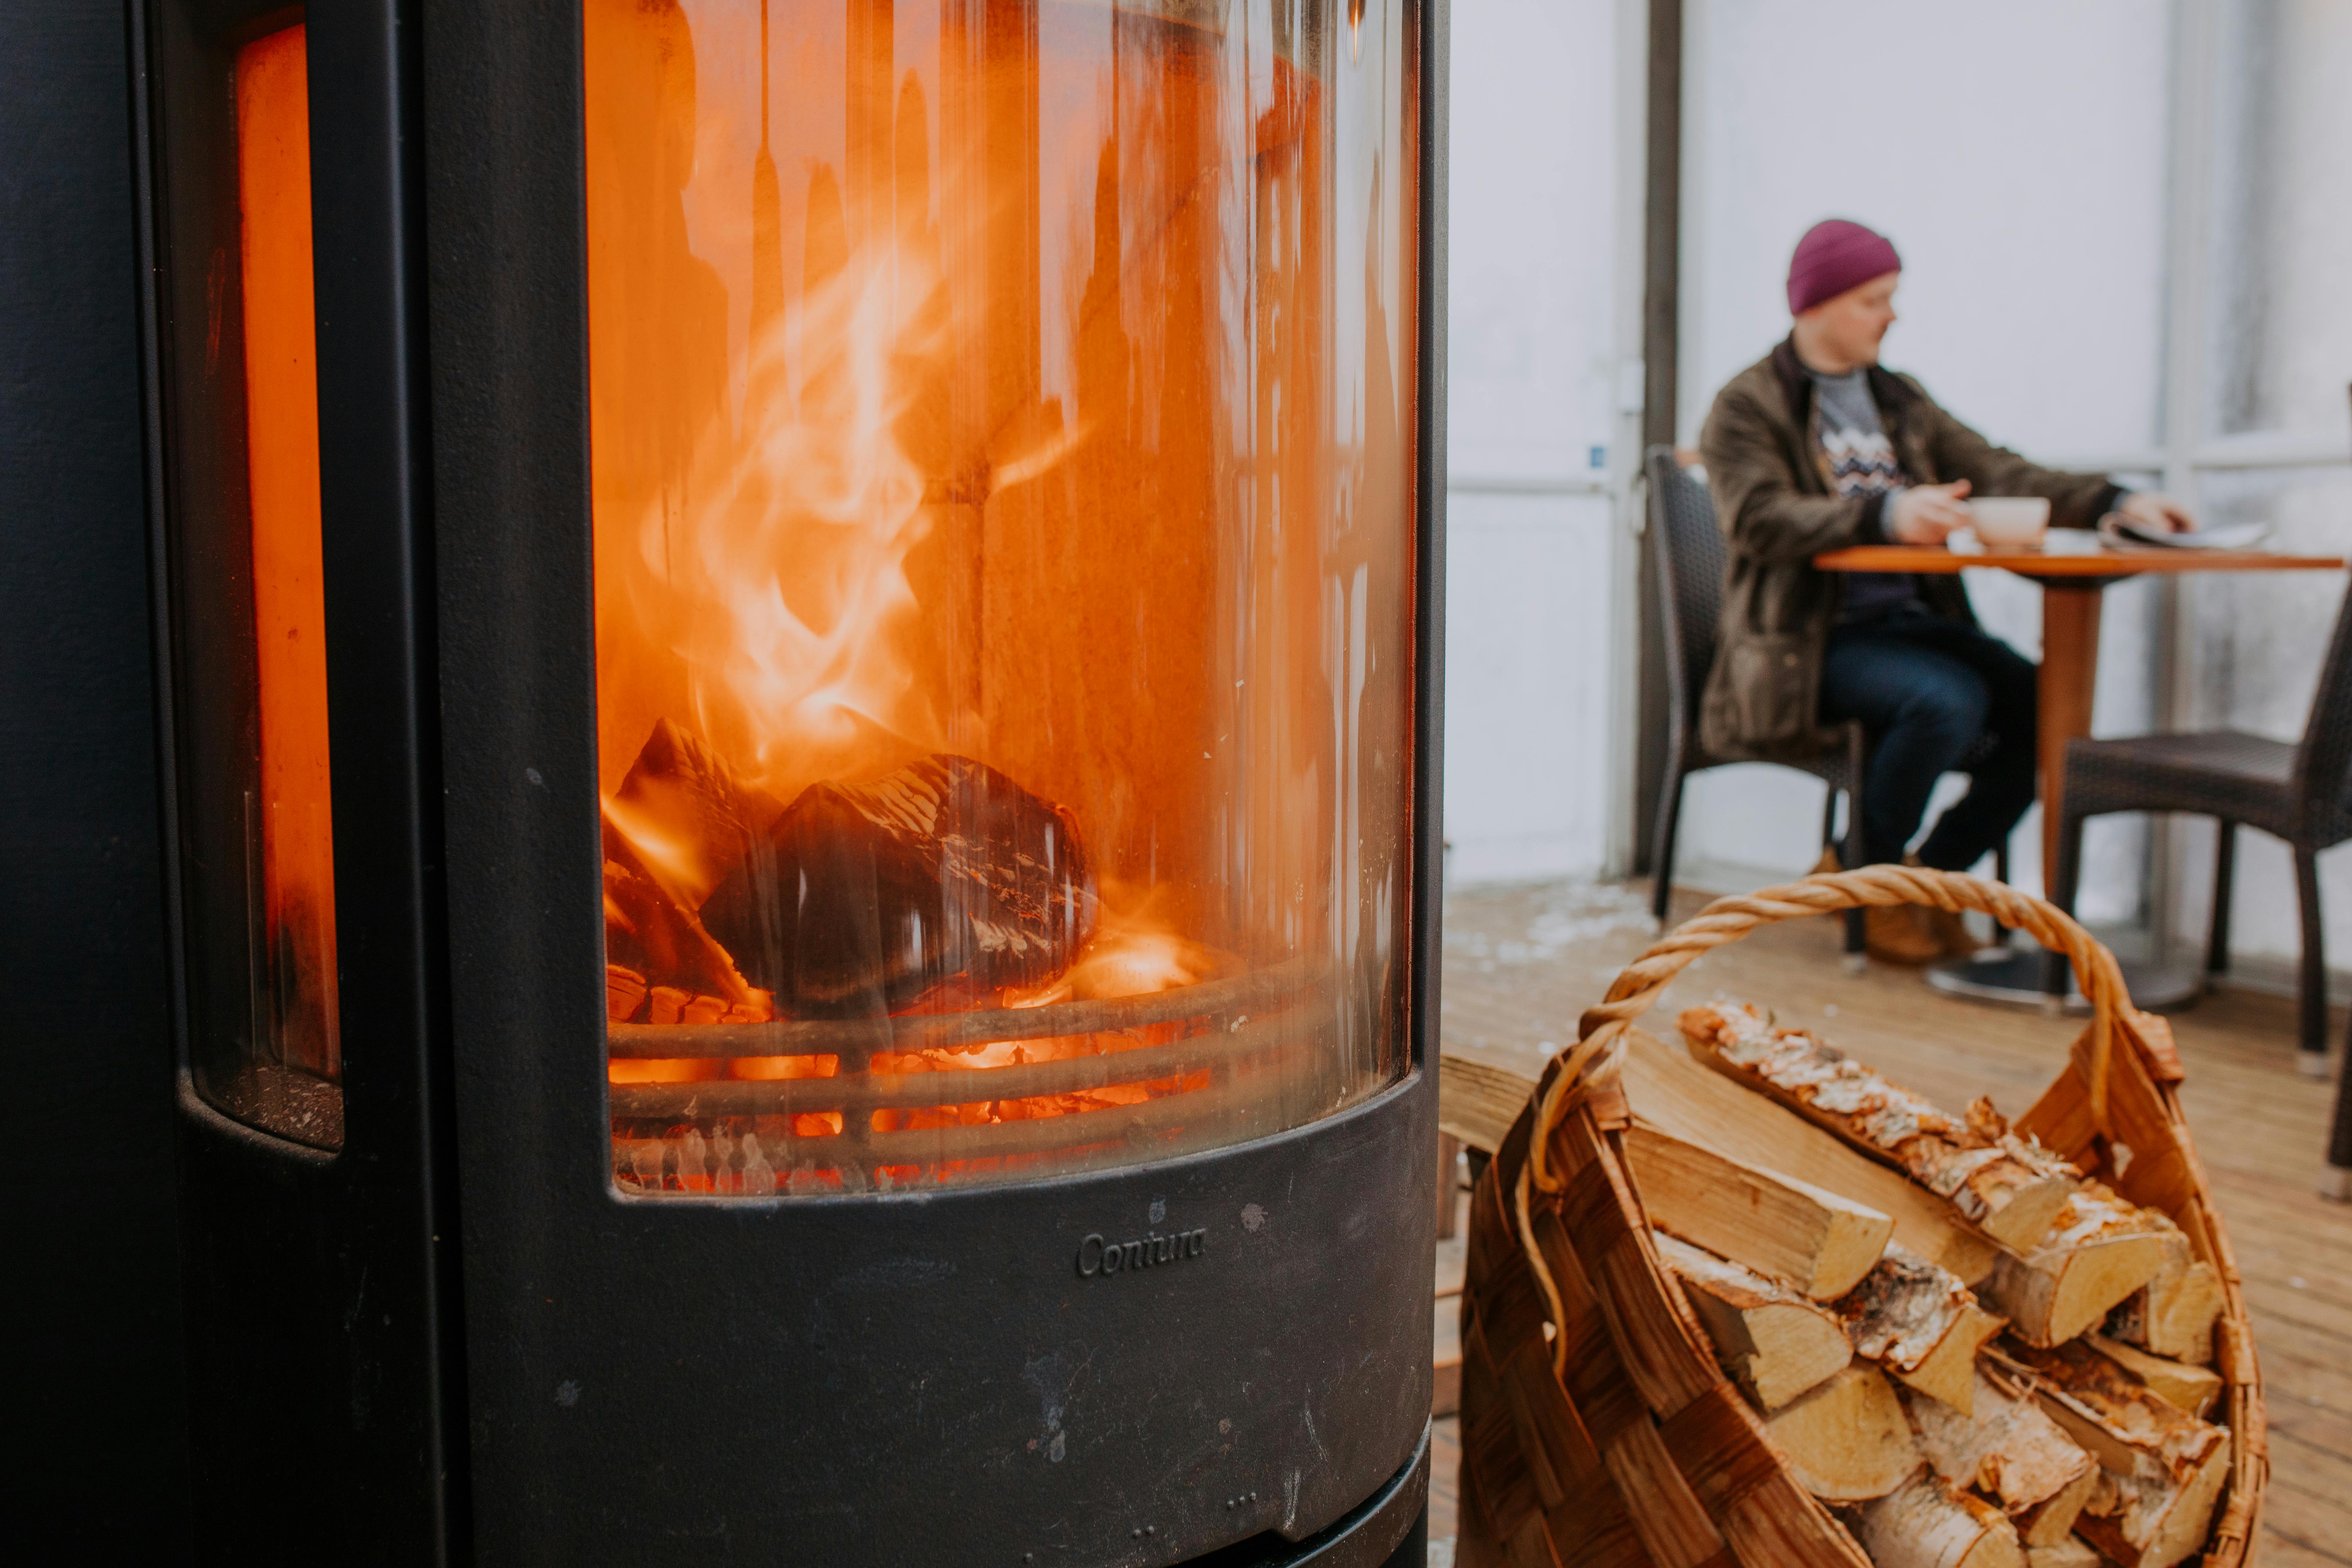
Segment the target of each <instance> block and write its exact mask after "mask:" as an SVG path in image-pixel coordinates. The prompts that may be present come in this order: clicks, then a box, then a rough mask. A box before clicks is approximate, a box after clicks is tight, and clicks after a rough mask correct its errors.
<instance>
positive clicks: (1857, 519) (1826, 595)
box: [1699, 342, 2122, 761]
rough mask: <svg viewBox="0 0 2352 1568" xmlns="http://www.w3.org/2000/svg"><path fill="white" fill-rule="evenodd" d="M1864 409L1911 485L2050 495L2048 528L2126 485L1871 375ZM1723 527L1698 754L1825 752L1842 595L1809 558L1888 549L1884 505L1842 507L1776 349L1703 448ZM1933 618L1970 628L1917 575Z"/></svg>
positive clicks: (1801, 377)
mask: <svg viewBox="0 0 2352 1568" xmlns="http://www.w3.org/2000/svg"><path fill="white" fill-rule="evenodd" d="M1869 379H1870V391H1871V395H1872V396H1873V397H1874V399H1875V400H1876V401H1877V404H1878V415H1879V419H1880V421H1881V423H1883V424H1884V425H1885V427H1886V435H1887V438H1888V439H1889V440H1890V441H1891V442H1892V443H1893V444H1894V447H1895V459H1896V461H1897V462H1899V463H1900V464H1901V465H1902V468H1903V472H1904V474H1905V476H1906V478H1907V479H1909V480H1910V481H1911V482H1912V483H1913V484H1915V485H1936V484H1948V483H1950V482H1951V481H1953V480H1955V479H1967V480H1969V483H1970V485H1971V486H1972V487H1973V493H1974V494H1976V495H1979V496H2044V497H2047V498H2048V499H2049V501H2050V521H2051V525H2052V526H2053V527H2056V528H2091V527H2095V526H2096V524H2097V522H2098V520H2099V519H2100V518H2101V517H2102V516H2104V515H2105V513H2106V512H2107V511H2109V510H2112V509H2113V507H2114V505H2115V500H2116V496H2118V495H2119V494H2121V493H2122V489H2121V487H2120V486H2117V485H2115V484H2113V483H2110V482H2109V481H2108V480H2107V479H2105V478H2104V477H2102V476H2099V475H2094V474H2069V473H2062V472H2060V471H2058V470H2057V469H2054V468H2040V467H2037V466H2036V465H2034V464H2032V463H2029V462H2027V461H2026V460H2025V459H2024V458H2021V457H2019V456H2018V455H2017V454H2016V453H2014V452H2011V451H2007V450H2004V449H2003V448H2001V447H1996V446H1994V445H1993V444H1992V443H1991V442H1990V441H1988V440H1986V439H1985V438H1984V437H1982V436H1979V435H1978V434H1977V433H1976V432H1975V431H1974V430H1971V429H1969V427H1968V426H1965V425H1963V424H1961V423H1960V422H1959V421H1958V420H1957V419H1955V418H1953V417H1952V416H1950V415H1949V414H1947V413H1946V412H1944V410H1943V409H1942V408H1940V407H1938V406H1937V405H1936V402H1935V400H1934V399H1933V398H1931V397H1929V396H1928V395H1927V391H1926V389H1925V388H1923V387H1922V386H1921V385H1920V384H1918V383H1917V382H1916V381H1915V380H1913V379H1912V378H1911V377H1909V376H1907V375H1898V374H1895V373H1894V372H1892V371H1887V370H1882V369H1880V368H1878V367H1877V366H1875V365H1874V366H1872V367H1871V371H1870V378H1869ZM1699 451H1700V454H1701V455H1702V456H1703V457H1704V458H1705V459H1706V482H1707V489H1708V490H1709V491H1710V492H1711V493H1712V494H1713V496H1714V499H1715V516H1716V521H1717V524H1718V525H1720V526H1721V528H1722V529H1723V531H1724V533H1725V535H1726V536H1727V539H1728V540H1729V542H1730V545H1731V559H1730V561H1729V563H1727V565H1726V566H1725V569H1724V584H1723V621H1722V626H1721V628H1720V631H1719V635H1718V637H1717V644H1716V653H1715V668H1713V669H1712V670H1710V671H1709V672H1708V675H1707V682H1706V696H1705V698H1704V699H1703V700H1702V701H1701V703H1700V706H1699V743H1700V744H1701V745H1703V746H1704V747H1706V751H1707V752H1709V754H1711V755H1713V756H1716V757H1720V758H1726V759H1732V758H1754V759H1759V760H1764V761H1770V760H1772V759H1774V758H1779V757H1787V756H1793V755H1806V754H1811V753H1815V752H1820V751H1821V750H1822V749H1824V748H1825V747H1826V746H1828V745H1831V744H1832V743H1834V739H1835V737H1834V734H1833V733H1832V732H1831V731H1827V730H1826V729H1825V727H1824V726H1823V725H1822V720H1821V686H1822V653H1823V651H1824V650H1825V649H1826V648H1827V647H1828V645H1829V636H1830V627H1831V626H1832V625H1833V624H1835V622H1836V620H1837V616H1838V607H1839V605H1840V604H1841V602H1842V599H1843V589H1842V585H1841V584H1840V582H1839V580H1838V574H1835V573H1832V572H1822V571H1819V570H1817V569H1815V567H1814V566H1813V564H1812V558H1813V557H1814V556H1815V555H1817V554H1819V553H1821V552H1822V551H1825V550H1839V549H1843V548H1844V547H1845V546H1847V545H1850V544H1884V543H1886V542H1887V537H1886V531H1885V519H1884V515H1883V514H1884V512H1885V502H1886V498H1885V496H1871V497H1845V496H1840V495H1838V494H1836V493H1835V492H1834V491H1833V490H1832V488H1831V484H1830V471H1829V465H1828V460H1827V458H1825V457H1824V456H1823V455H1822V444H1821V441H1820V439H1819V437H1817V435H1816V433H1815V432H1814V430H1813V384H1812V379H1811V377H1810V376H1808V375H1807V374H1805V371H1804V367H1803V366H1802V365H1801V364H1800V363H1798V361H1797V351H1796V349H1795V347H1794V345H1793V344H1792V343H1790V342H1782V343H1781V344H1780V346H1779V347H1778V348H1776V349H1774V350H1773V351H1772V352H1771V353H1769V354H1768V355H1767V356H1765V357H1764V358H1763V359H1761V360H1759V361H1758V362H1757V363H1755V364H1752V365H1750V366H1748V368H1747V369H1746V370H1744V371H1741V372H1740V373H1739V374H1738V375H1736V376H1734V377H1733V378H1732V380H1731V383H1730V384H1729V385H1727V386H1726V387H1725V388H1724V389H1723V390H1722V392H1720V393H1719V394H1717V396H1716V399H1715V406H1714V407H1713V408H1712V409H1711V410H1709V411H1708V413H1707V416H1706V426H1705V427H1704V428H1703V429H1702V430H1701V432H1700V435H1699ZM1918 583H1919V595H1920V597H1921V599H1923V600H1924V601H1925V602H1926V603H1927V606H1928V608H1930V609H1932V610H1934V611H1935V612H1937V614H1939V615H1943V616H1950V617H1951V618H1952V619H1954V620H1960V621H1967V622H1969V623H1970V624H1973V623H1974V621H1975V616H1974V615H1973V614H1972V613H1971V612H1970V610H1969V598H1968V593H1967V591H1966V590H1965V589H1963V588H1962V587H1961V585H1960V580H1959V578H1958V575H1957V574H1949V575H1948V574H1937V575H1927V574H1922V575H1921V576H1920V577H1919V579H1918Z"/></svg>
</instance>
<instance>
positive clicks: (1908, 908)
mask: <svg viewBox="0 0 2352 1568" xmlns="http://www.w3.org/2000/svg"><path fill="white" fill-rule="evenodd" d="M1926 912H1927V911H1925V910H1919V909H1916V908H1914V907H1913V906H1912V905H1909V904H1874V905H1872V906H1871V907H1870V908H1869V909H1868V910H1864V913H1863V917H1862V940H1863V945H1864V947H1865V948H1867V949H1868V950H1869V952H1870V956H1871V957H1873V958H1874V959H1877V960H1878V961H1879V962H1880V963H1934V962H1935V961H1936V960H1937V959H1938V958H1941V957H1942V956H1943V955H1944V944H1943V943H1942V942H1939V941H1937V938H1936V935H1935V933H1934V932H1932V931H1929V930H1928V929H1927V921H1924V920H1922V919H1920V918H1919V917H1920V916H1921V915H1922V914H1924V913H1926Z"/></svg>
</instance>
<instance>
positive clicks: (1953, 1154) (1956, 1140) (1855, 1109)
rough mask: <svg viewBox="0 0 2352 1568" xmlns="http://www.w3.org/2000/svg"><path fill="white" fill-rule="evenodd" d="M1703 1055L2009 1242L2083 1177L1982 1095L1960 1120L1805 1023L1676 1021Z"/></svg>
mask: <svg viewBox="0 0 2352 1568" xmlns="http://www.w3.org/2000/svg"><path fill="white" fill-rule="evenodd" d="M1678 1022H1679V1023H1680V1024H1681V1026H1682V1031H1683V1034H1684V1037H1685V1038H1687V1039H1688V1040H1689V1041H1690V1043H1691V1047H1692V1049H1693V1050H1694V1051H1695V1052H1696V1053H1697V1055H1698V1057H1699V1058H1700V1060H1702V1061H1704V1062H1706V1064H1707V1065H1708V1066H1710V1067H1712V1068H1715V1069H1716V1070H1717V1071H1718V1072H1721V1073H1723V1074H1725V1075H1726V1076H1727V1077H1729V1078H1731V1079H1735V1080H1736V1081H1738V1082H1741V1083H1745V1084H1748V1085H1751V1086H1752V1087H1754V1088H1756V1089H1759V1090H1761V1091H1762V1092H1763V1093H1765V1094H1767V1095H1769V1096H1770V1097H1771V1098H1773V1099H1775V1100H1779V1101H1780V1102H1781V1103H1782V1104H1784V1105H1787V1106H1789V1107H1790V1109H1792V1110H1795V1111H1797V1112H1798V1114H1800V1115H1801V1116H1804V1117H1805V1118H1807V1119H1808V1120H1810V1121H1814V1122H1816V1123H1818V1124H1819V1125H1821V1126H1822V1127H1825V1128H1827V1129H1829V1130H1830V1131H1832V1132H1834V1133H1836V1134H1837V1135H1838V1136H1839V1137H1841V1138H1843V1139H1844V1140H1845V1141H1846V1142H1848V1143H1850V1144H1852V1145H1853V1147H1855V1148H1856V1149H1859V1150H1861V1151H1862V1152H1864V1153H1865V1154H1868V1155H1869V1156H1871V1157H1872V1158H1873V1159H1876V1160H1881V1161H1884V1162H1885V1163H1887V1164H1890V1165H1893V1166H1895V1168H1896V1169H1897V1170H1899V1171H1902V1172H1904V1173H1906V1174H1907V1175H1909V1176H1911V1177H1912V1178H1913V1179H1915V1180H1916V1181H1917V1182H1919V1183H1920V1184H1922V1185H1924V1186H1926V1187H1927V1189H1928V1190H1929V1191H1930V1192H1933V1193H1935V1194H1937V1196H1939V1197H1942V1198H1944V1199H1946V1200H1947V1201H1948V1202H1949V1203H1950V1204H1951V1205H1952V1206H1953V1207H1954V1208H1956V1209H1958V1211H1959V1213H1960V1215H1961V1216H1962V1217H1963V1218H1965V1219H1967V1220H1968V1221H1969V1223H1970V1224H1972V1225H1974V1226H1978V1227H1979V1228H1980V1229H1981V1230H1983V1231H1984V1233H1985V1234H1986V1235H1987V1236H1990V1237H1992V1238H1993V1239H1994V1240H1995V1241H1997V1242H2000V1244H2001V1245H2002V1246H2004V1247H2016V1248H2024V1247H2032V1246H2033V1245H2034V1244H2035V1243H2036V1242H2039V1241H2040V1240H2041V1239H2042V1237H2043V1236H2044V1235H2045V1234H2046V1233H2047V1232H2048V1231H2049V1229H2050V1227H2051V1226H2052V1224H2053V1223H2054V1222H2055V1221H2056V1219H2057V1217H2058V1211H2059V1209H2060V1208H2061V1207H2062V1206H2063V1205H2064V1204H2065V1202H2066V1199H2067V1197H2068V1196H2069V1194H2072V1193H2073V1192H2074V1187H2075V1184H2076V1183H2077V1182H2078V1181H2079V1179H2080V1173H2078V1172H2076V1171H2075V1170H2074V1167H2073V1166H2071V1165H2069V1164H2067V1163H2065V1162H2064V1161H2063V1160H2061V1159H2059V1158H2058V1157H2057V1156H2056V1155H2054V1154H2053V1153H2051V1152H2049V1151H2048V1150H2046V1149H2044V1148H2042V1147H2041V1146H2040V1145H2039V1144H2037V1143H2032V1142H2028V1141H2026V1140H2024V1139H2021V1138H2019V1137H2018V1136H2016V1135H2015V1134H2014V1133H2012V1132H2011V1131H2010V1130H2009V1127H2008V1124H2007V1123H2005V1122H2004V1121H2001V1119H2000V1116H1999V1115H1998V1114H1997V1113H1995V1111H1994V1110H1993V1109H1992V1106H1991V1104H1990V1102H1989V1101H1986V1100H1979V1101H1977V1102H1976V1103H1975V1104H1974V1105H1971V1106H1970V1107H1969V1114H1968V1119H1967V1121H1954V1120H1953V1119H1952V1118H1951V1117H1950V1116H1948V1115H1947V1114H1945V1113H1944V1112H1943V1111H1941V1110H1937V1108H1936V1107H1935V1106H1933V1105H1931V1104H1929V1103H1928V1102H1927V1101H1926V1100H1922V1099H1920V1098H1919V1097H1918V1096H1917V1095H1916V1094H1913V1093H1912V1092H1911V1091H1910V1090H1908V1089H1904V1088H1902V1087H1901V1086H1899V1085H1897V1084H1895V1083H1892V1082H1890V1081H1888V1080H1887V1079H1885V1078H1882V1077H1880V1076H1879V1075H1878V1074H1877V1073H1875V1072H1874V1071H1872V1070H1871V1069H1870V1068H1866V1067H1864V1066H1863V1065H1862V1064H1861V1063H1859V1062H1856V1061H1853V1060H1851V1059H1849V1058H1847V1057H1846V1056H1845V1055H1844V1054H1843V1052H1841V1051H1839V1050H1837V1049H1835V1048H1834V1047H1831V1046H1829V1045H1827V1044H1826V1043H1824V1042H1823V1041H1822V1040H1821V1039H1819V1038H1818V1037H1815V1036H1814V1035H1812V1034H1811V1033H1810V1032H1808V1031H1806V1030H1803V1029H1775V1028H1773V1027H1772V1026H1771V1024H1770V1023H1769V1021H1768V1020H1767V1019H1766V1018H1765V1016H1763V1014H1762V1013H1760V1012H1759V1011H1758V1010H1757V1009H1756V1008H1754V1007H1752V1006H1714V1005H1710V1006H1704V1007H1693V1008H1690V1009H1688V1010H1687V1011H1685V1013H1684V1014H1683V1015H1682V1016H1681V1018H1680V1019H1679V1020H1678Z"/></svg>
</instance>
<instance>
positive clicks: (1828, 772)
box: [1647, 447, 1867, 957]
mask: <svg viewBox="0 0 2352 1568" xmlns="http://www.w3.org/2000/svg"><path fill="white" fill-rule="evenodd" d="M1647 466H1648V468H1649V481H1650V528H1651V530H1652V531H1653V532H1654V534H1655V535H1656V537H1657V542H1658V616H1659V621H1660V624H1661V625H1662V626H1664V630H1665V644H1666V770H1665V776H1664V779H1663V780H1662V781H1661V783H1660V785H1659V795H1658V819H1657V823H1656V826H1655V827H1654V836H1653V837H1652V839H1651V850H1650V870H1651V874H1652V875H1653V876H1654V878H1655V879H1656V886H1655V890H1654V894H1653V896H1652V898H1651V900H1650V908H1651V912H1652V913H1653V914H1654V915H1655V916H1656V917H1657V919H1658V920H1659V921H1660V922H1662V923H1663V922H1664V920H1665V918H1666V909H1667V905H1668V902H1669V900H1671V899H1672V897H1673V895H1674V885H1675V832H1676V829H1677V828H1678V827H1679V826H1681V819H1682V807H1683V781H1684V780H1685V779H1686V778H1688V777H1689V776H1690V775H1691V774H1693V773H1701V772H1704V771H1705V770H1706V769H1708V768H1719V767H1724V766H1727V764H1728V763H1730V762H1731V761H1733V760H1734V759H1731V758H1726V757H1717V756H1712V755H1710V754H1708V752H1707V750H1706V747H1705V746H1703V745H1701V744H1700V743H1699V738H1698V711H1699V707H1698V705H1699V697H1700V694H1701V693H1702V692H1703V691H1704V690H1705V689H1706V676H1707V671H1708V670H1710V669H1712V668H1714V667H1715V645H1716V634H1717V627H1718V626H1719V624H1720V623H1721V621H1722V618H1723V570H1724V566H1725V564H1726V563H1727V561H1728V559H1729V557H1730V549H1729V547H1728V546H1727V545H1726V544H1725V542H1724V538H1723V530H1722V529H1721V528H1719V527H1717V524H1716V521H1715V501H1714V500H1713V499H1712V498H1711V497H1709V496H1708V494H1707V493H1706V486H1705V485H1702V484H1701V483H1699V482H1698V480H1696V479H1693V478H1692V477H1691V476H1690V474H1689V473H1688V472H1686V471H1685V469H1684V468H1683V466H1682V464H1681V463H1679V462H1678V461H1676V460H1675V453H1674V448H1672V447H1651V448H1650V450H1649V454H1648V457H1647ZM1864 746H1865V742H1864V740H1863V733H1862V726H1861V725H1860V724H1846V725H1843V726H1842V727H1841V728H1840V731H1839V740H1838V743H1837V744H1836V745H1835V746H1833V747H1831V748H1828V749H1825V750H1823V751H1822V752H1820V753H1819V754H1818V755H1815V756H1811V757H1792V758H1790V759H1788V760H1787V762H1786V764H1785V765H1787V766H1789V767H1792V768H1795V769H1797V770H1798V771H1799V772H1801V773H1811V774H1812V776H1813V777H1815V778H1817V779H1819V780H1821V781H1822V783H1823V784H1827V785H1829V790H1830V793H1829V800H1828V802H1827V803H1826V804H1825V805H1823V807H1822V843H1823V844H1834V843H1835V838H1834V837H1833V832H1832V829H1833V827H1834V826H1835V823H1836V814H1837V802H1838V796H1839V795H1844V796H1845V797H1846V798H1847V800H1848V801H1849V802H1851V803H1853V805H1852V806H1850V808H1849V809H1848V811H1847V812H1846V836H1845V844H1844V845H1843V854H1842V856H1841V858H1842V859H1843V862H1844V863H1845V864H1846V865H1848V866H1859V865H1861V864H1862V812H1861V811H1860V809H1859V803H1860V800H1861V792H1860V788H1859V786H1860V784H1861V782H1862V773H1863V768H1864V763H1865V761H1866V758H1867V753H1866V752H1865V750H1864ZM1845 950H1846V952H1847V953H1848V954H1850V955H1853V956H1856V957H1858V956H1859V955H1860V954H1861V952H1862V912H1861V911H1860V910H1855V911H1853V913H1852V914H1850V915H1848V916H1847V917H1846V933H1845Z"/></svg>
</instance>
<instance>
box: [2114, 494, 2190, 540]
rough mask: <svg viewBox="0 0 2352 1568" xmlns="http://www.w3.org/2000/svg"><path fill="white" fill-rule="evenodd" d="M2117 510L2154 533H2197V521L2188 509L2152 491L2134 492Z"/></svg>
mask: <svg viewBox="0 0 2352 1568" xmlns="http://www.w3.org/2000/svg"><path fill="white" fill-rule="evenodd" d="M2116 510H2117V511H2119V512H2121V513H2123V514H2124V515H2125V516H2126V517H2127V518H2129V519H2131V520H2132V521H2134V522H2136V523H2137V524H2139V525H2140V526H2141V527H2142V528H2145V529H2147V530H2149V531H2153V532H2158V533H2194V532H2195V531H2197V519H2196V518H2195V517H2194V516H2193V515H2192V514H2191V513H2190V512H2189V509H2188V508H2187V507H2185V506H2183V505H2181V504H2180V503H2179V501H2177V500H2173V499H2172V498H2171V497H2170V496H2168V495H2159V494H2158V493H2156V492H2155V491H2152V490H2133V491H2132V492H2131V493H2130V494H2128V495H2126V496H2125V497H2124V498H2123V500H2121V501H2119V502H2118V503H2116Z"/></svg>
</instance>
